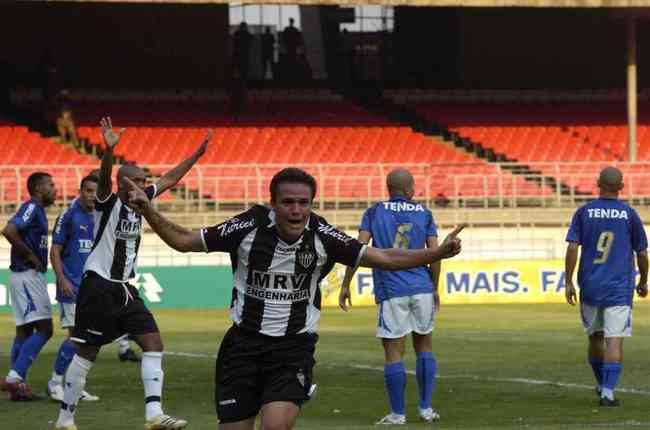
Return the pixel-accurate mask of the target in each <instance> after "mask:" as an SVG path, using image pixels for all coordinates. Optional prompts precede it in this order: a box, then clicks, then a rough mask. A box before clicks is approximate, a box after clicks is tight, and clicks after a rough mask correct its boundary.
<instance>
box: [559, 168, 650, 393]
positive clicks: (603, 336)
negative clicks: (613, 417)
mask: <svg viewBox="0 0 650 430" xmlns="http://www.w3.org/2000/svg"><path fill="white" fill-rule="evenodd" d="M598 188H599V189H600V195H599V198H598V199H596V200H594V201H592V202H590V203H588V204H586V205H584V206H582V207H581V208H580V209H578V210H577V211H576V213H575V214H574V215H573V219H572V221H571V226H570V228H569V232H568V233H567V237H566V240H567V242H569V245H568V247H567V251H566V258H565V271H566V291H565V294H566V300H567V302H568V303H569V304H571V305H575V304H576V289H575V286H574V285H573V272H574V270H575V267H576V263H577V260H578V248H579V247H580V248H582V253H581V255H580V268H579V270H578V285H579V286H580V311H581V316H582V323H583V325H584V328H585V331H586V332H587V334H588V336H589V349H588V359H589V363H590V364H591V367H592V369H593V372H594V376H595V378H596V382H597V383H598V387H597V391H598V393H599V395H600V405H601V406H618V405H619V402H618V400H617V399H614V389H615V388H616V385H617V383H618V379H619V376H620V374H621V369H622V364H621V361H622V358H623V338H624V337H629V336H631V334H632V300H633V297H634V290H635V275H636V272H635V267H634V254H635V253H636V262H637V266H638V268H639V272H640V279H639V283H638V284H637V285H636V292H637V294H638V295H639V296H640V297H646V295H647V294H648V285H647V283H648V253H647V247H648V240H647V238H646V234H645V230H644V229H643V223H642V222H641V218H640V217H639V215H638V214H637V212H636V211H635V210H634V209H632V208H631V207H630V206H628V205H627V204H626V203H623V202H622V201H620V200H618V194H619V192H620V191H621V190H622V189H623V175H622V174H621V172H620V170H618V169H617V168H615V167H607V168H605V169H603V170H602V171H601V172H600V177H599V178H598Z"/></svg>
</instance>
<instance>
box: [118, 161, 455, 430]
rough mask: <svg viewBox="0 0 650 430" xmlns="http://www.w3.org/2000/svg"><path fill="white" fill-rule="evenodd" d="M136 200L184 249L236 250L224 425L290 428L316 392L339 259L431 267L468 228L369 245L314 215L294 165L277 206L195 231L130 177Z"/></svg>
mask: <svg viewBox="0 0 650 430" xmlns="http://www.w3.org/2000/svg"><path fill="white" fill-rule="evenodd" d="M124 181H125V182H126V183H128V184H129V186H130V187H131V191H130V193H129V194H130V198H129V202H130V204H131V205H132V207H134V208H135V209H136V210H137V211H138V212H139V213H141V214H143V215H144V217H145V218H146V219H147V221H148V222H149V225H150V226H151V228H153V229H154V231H155V232H156V233H157V234H158V235H159V236H160V237H161V238H162V239H163V241H165V243H167V244H168V245H169V246H171V247H172V248H174V249H176V250H178V251H181V252H190V251H196V252H198V251H205V252H228V253H230V255H231V259H232V266H233V283H234V286H233V293H232V298H233V299H232V304H231V312H230V315H231V317H232V319H233V322H234V325H233V326H232V327H231V328H230V330H228V333H226V336H225V337H224V339H223V341H222V343H221V347H220V349H219V354H218V358H217V370H216V381H215V382H216V391H217V392H216V396H215V400H216V408H217V414H218V416H219V422H220V428H221V429H223V430H252V429H253V427H254V424H255V417H256V415H257V414H258V412H260V411H261V420H262V428H282V429H290V428H293V426H294V425H295V422H296V419H297V417H298V412H299V408H300V405H302V404H303V403H304V402H306V401H307V400H309V398H310V396H311V395H312V394H313V392H314V388H315V384H313V380H312V368H313V365H314V350H315V347H316V342H317V340H318V335H317V334H316V325H317V323H318V319H319V317H320V309H321V292H320V288H319V284H320V281H321V280H322V279H323V278H324V277H325V276H327V273H328V272H329V271H330V270H331V269H332V267H333V266H334V264H335V263H337V262H338V263H342V264H345V265H348V266H351V267H356V266H358V265H361V266H366V267H378V268H382V269H384V270H404V269H409V268H413V267H420V266H423V265H427V264H431V263H433V262H435V261H438V260H440V259H443V258H449V257H453V256H454V255H456V254H458V253H459V252H460V249H461V246H460V239H458V238H457V235H458V233H459V232H460V230H461V229H462V227H459V228H457V229H456V230H454V231H453V232H452V233H451V234H450V235H449V236H447V238H446V239H445V240H444V241H443V242H442V244H441V245H440V246H439V247H436V248H428V249H419V250H405V249H401V248H393V249H379V248H369V247H367V245H365V244H363V243H361V242H359V241H357V240H356V239H353V238H351V237H349V236H348V235H346V234H345V233H343V232H341V231H339V230H337V229H336V228H334V227H333V226H331V225H330V224H328V223H327V221H325V219H323V218H322V217H320V216H318V215H316V214H315V213H313V212H312V203H313V200H314V196H315V195H316V180H315V179H314V178H313V177H312V176H311V175H309V174H308V173H306V172H304V171H302V170H300V169H296V168H287V169H284V170H282V171H280V172H278V173H277V174H276V175H275V176H274V177H273V179H272V180H271V184H270V192H271V207H270V208H268V207H265V206H253V207H252V208H251V209H249V210H248V211H246V212H244V213H242V214H240V215H238V216H237V217H235V218H232V219H230V220H229V221H226V222H224V223H221V224H218V225H215V226H213V227H209V228H204V229H201V230H198V231H191V230H188V229H185V228H183V227H181V226H179V225H177V224H174V223H172V222H170V221H169V220H167V219H166V218H164V217H163V216H162V215H160V214H159V213H158V212H157V211H156V210H155V209H154V208H153V206H152V205H151V204H150V201H149V199H148V197H147V195H146V193H145V192H144V191H143V190H142V189H141V188H140V187H138V186H137V185H136V184H134V183H133V182H132V181H131V180H130V178H124Z"/></svg>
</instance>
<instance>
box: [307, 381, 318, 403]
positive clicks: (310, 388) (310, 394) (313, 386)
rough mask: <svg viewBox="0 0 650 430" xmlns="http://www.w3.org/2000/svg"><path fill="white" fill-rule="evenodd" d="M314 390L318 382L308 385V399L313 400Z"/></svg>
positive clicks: (316, 389)
mask: <svg viewBox="0 0 650 430" xmlns="http://www.w3.org/2000/svg"><path fill="white" fill-rule="evenodd" d="M316 391H318V384H311V386H310V387H309V392H308V393H307V397H309V400H313V399H314V397H316Z"/></svg>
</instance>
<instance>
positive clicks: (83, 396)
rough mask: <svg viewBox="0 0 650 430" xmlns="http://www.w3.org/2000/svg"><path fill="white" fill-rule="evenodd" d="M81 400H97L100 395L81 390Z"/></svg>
mask: <svg viewBox="0 0 650 430" xmlns="http://www.w3.org/2000/svg"><path fill="white" fill-rule="evenodd" d="M80 400H83V401H85V402H96V401H97V400H99V396H93V395H92V394H90V393H89V392H88V391H86V390H84V391H82V392H81V398H80Z"/></svg>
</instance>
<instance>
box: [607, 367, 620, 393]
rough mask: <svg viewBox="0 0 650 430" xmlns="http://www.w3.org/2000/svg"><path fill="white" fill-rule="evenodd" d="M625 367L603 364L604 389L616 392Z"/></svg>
mask: <svg viewBox="0 0 650 430" xmlns="http://www.w3.org/2000/svg"><path fill="white" fill-rule="evenodd" d="M621 370H623V365H622V364H621V363H603V388H607V389H608V390H612V391H614V389H615V388H616V385H618V378H619V376H621Z"/></svg>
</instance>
